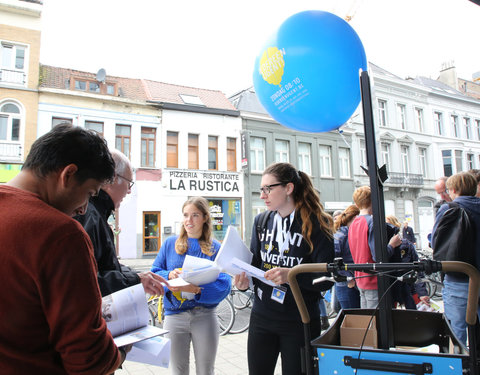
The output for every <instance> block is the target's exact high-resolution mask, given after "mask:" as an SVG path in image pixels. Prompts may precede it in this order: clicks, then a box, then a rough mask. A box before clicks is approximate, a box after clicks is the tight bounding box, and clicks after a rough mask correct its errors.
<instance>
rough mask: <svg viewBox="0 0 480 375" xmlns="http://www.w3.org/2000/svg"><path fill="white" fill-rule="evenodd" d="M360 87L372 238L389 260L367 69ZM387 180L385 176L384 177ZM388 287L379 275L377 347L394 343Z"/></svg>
mask: <svg viewBox="0 0 480 375" xmlns="http://www.w3.org/2000/svg"><path fill="white" fill-rule="evenodd" d="M360 88H361V93H362V108H363V122H364V127H365V147H366V149H367V163H368V176H369V178H370V189H371V193H372V216H373V234H374V239H375V257H376V261H377V263H380V262H382V263H386V262H388V254H387V250H386V249H387V231H386V227H385V204H384V199H383V181H384V180H382V178H380V174H379V170H378V166H377V151H376V146H375V145H376V143H375V130H374V123H373V111H372V96H371V90H370V79H369V76H368V72H366V71H363V72H361V74H360ZM385 179H386V176H385ZM387 288H388V283H387V279H386V278H385V277H384V276H378V299H379V301H380V302H379V307H378V308H379V315H378V324H379V330H378V332H379V336H378V346H379V348H380V349H389V348H390V347H391V346H393V324H392V300H391V297H390V295H389V294H388V295H386V296H385V297H384V298H381V297H382V296H383V295H384V294H385V291H386V290H387Z"/></svg>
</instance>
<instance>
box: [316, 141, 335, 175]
mask: <svg viewBox="0 0 480 375" xmlns="http://www.w3.org/2000/svg"><path fill="white" fill-rule="evenodd" d="M319 150H320V176H321V177H331V176H332V148H331V147H330V146H323V145H321V146H320V147H319Z"/></svg>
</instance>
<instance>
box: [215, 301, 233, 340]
mask: <svg viewBox="0 0 480 375" xmlns="http://www.w3.org/2000/svg"><path fill="white" fill-rule="evenodd" d="M217 318H218V324H219V326H220V336H223V335H226V334H227V333H228V332H229V331H230V329H231V328H232V326H233V323H234V322H235V309H234V308H233V303H232V302H231V301H230V300H229V299H228V298H225V299H224V300H222V302H220V303H219V304H218V306H217Z"/></svg>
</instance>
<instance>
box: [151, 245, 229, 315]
mask: <svg viewBox="0 0 480 375" xmlns="http://www.w3.org/2000/svg"><path fill="white" fill-rule="evenodd" d="M177 238H178V236H173V237H169V238H167V239H166V241H165V242H164V243H163V245H162V247H161V249H160V251H159V252H158V255H157V257H156V258H155V261H154V262H153V265H152V272H154V273H156V274H158V275H160V276H162V277H163V278H165V279H166V280H168V274H169V273H170V271H172V270H174V269H175V268H182V266H183V261H184V260H185V256H186V255H191V256H194V257H197V258H206V259H210V260H215V257H216V256H217V253H218V250H219V249H220V243H219V242H218V241H217V240H213V244H212V248H213V250H214V251H215V252H214V254H213V255H212V256H208V255H206V254H204V253H202V251H201V249H200V244H199V243H198V240H197V239H195V238H189V239H188V250H187V252H186V253H185V254H182V255H180V254H177V252H176V251H175V241H176V240H177ZM231 284H232V278H231V277H230V276H229V275H227V274H226V273H220V275H219V276H218V279H217V280H215V281H214V282H212V283H209V284H204V285H202V286H201V287H202V292H201V293H199V294H196V295H195V298H194V299H192V300H187V299H184V298H182V297H181V293H179V292H178V293H172V292H171V291H170V290H168V288H167V287H165V298H164V299H163V305H164V307H165V315H171V314H178V313H180V312H183V311H186V310H190V309H193V308H194V307H195V306H203V307H211V308H213V307H215V306H217V305H218V304H219V303H220V302H221V301H222V300H223V299H224V298H225V297H226V296H227V295H228V294H229V293H230V287H231Z"/></svg>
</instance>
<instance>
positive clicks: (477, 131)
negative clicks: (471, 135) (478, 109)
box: [475, 120, 480, 141]
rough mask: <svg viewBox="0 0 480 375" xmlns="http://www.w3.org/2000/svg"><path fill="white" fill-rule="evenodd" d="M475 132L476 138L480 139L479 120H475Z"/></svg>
mask: <svg viewBox="0 0 480 375" xmlns="http://www.w3.org/2000/svg"><path fill="white" fill-rule="evenodd" d="M475 133H477V140H479V141H480V120H475Z"/></svg>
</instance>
